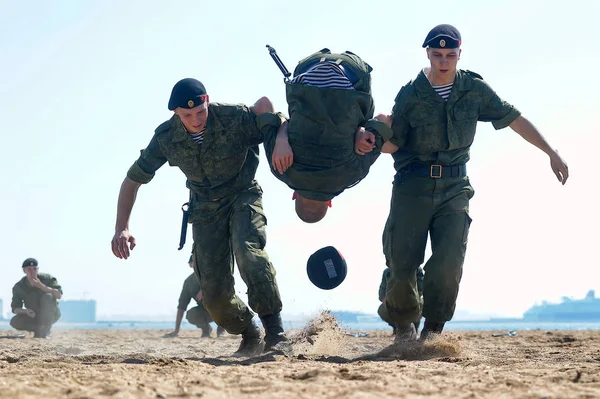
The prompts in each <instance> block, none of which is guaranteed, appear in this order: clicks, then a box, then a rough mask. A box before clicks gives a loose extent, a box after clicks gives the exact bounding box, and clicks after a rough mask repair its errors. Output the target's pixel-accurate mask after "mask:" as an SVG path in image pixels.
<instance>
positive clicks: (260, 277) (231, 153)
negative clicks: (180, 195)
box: [111, 78, 289, 356]
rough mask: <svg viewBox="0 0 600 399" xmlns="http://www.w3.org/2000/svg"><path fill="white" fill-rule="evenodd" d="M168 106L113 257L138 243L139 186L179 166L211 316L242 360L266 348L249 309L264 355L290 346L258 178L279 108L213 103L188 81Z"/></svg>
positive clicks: (125, 187) (132, 176) (131, 184)
mask: <svg viewBox="0 0 600 399" xmlns="http://www.w3.org/2000/svg"><path fill="white" fill-rule="evenodd" d="M168 108H169V110H171V111H173V116H172V117H171V118H170V119H169V120H168V121H166V122H164V123H163V124H161V125H160V126H158V128H157V129H156V130H155V132H154V135H153V137H152V139H151V140H150V143H149V144H148V146H147V147H146V148H145V149H144V150H142V151H141V154H140V156H139V158H138V159H137V160H136V161H135V162H134V163H133V165H132V166H131V168H129V171H128V172H127V177H126V178H125V180H124V181H123V183H122V185H121V190H120V193H119V199H118V204H117V222H116V226H115V234H114V236H113V239H112V242H111V247H112V252H113V254H114V255H115V256H116V257H117V258H120V259H127V258H128V257H129V255H130V250H132V249H133V248H134V247H135V245H136V242H135V238H134V237H133V235H132V234H131V232H130V231H129V217H130V215H131V211H132V209H133V205H134V202H135V198H136V196H137V191H138V189H139V188H140V186H141V185H142V184H146V183H149V182H150V181H151V180H152V178H153V177H154V174H155V172H156V171H157V170H158V169H159V168H160V167H161V166H163V165H164V164H165V163H167V162H168V163H169V165H171V166H177V167H178V168H179V169H180V170H181V171H182V172H183V173H184V174H185V176H186V178H187V181H186V186H187V187H188V188H189V189H190V204H189V215H190V216H189V220H188V221H189V223H191V224H192V228H193V237H194V250H193V253H194V272H195V273H196V275H197V278H198V280H199V281H200V287H201V291H202V302H203V305H204V307H205V308H206V310H208V313H209V314H210V317H211V318H212V319H213V320H214V321H215V322H216V323H217V325H219V326H222V327H223V328H225V330H226V331H227V332H229V333H230V334H241V335H242V342H241V344H240V347H239V349H238V351H237V352H236V354H237V355H241V356H252V355H256V354H258V353H259V352H260V351H261V350H263V340H262V339H261V332H260V329H259V328H258V326H257V325H256V323H255V322H254V319H253V317H254V313H253V312H252V311H251V310H250V308H252V309H253V310H254V311H255V312H256V313H258V315H259V317H260V319H261V321H262V324H263V327H264V328H265V333H266V334H265V337H264V350H265V351H270V350H273V349H279V348H278V347H281V346H286V345H289V343H288V342H287V338H286V336H285V334H284V330H283V322H282V320H281V314H280V312H281V309H282V303H281V297H280V295H279V289H278V287H277V280H276V278H275V268H274V267H273V265H272V263H271V262H270V260H269V257H268V255H267V253H266V251H265V245H266V240H267V238H266V225H267V219H266V217H265V213H264V211H263V206H262V189H261V187H260V185H259V184H258V182H257V181H256V180H255V174H256V169H257V167H258V161H259V153H258V145H259V144H260V143H261V142H262V141H263V134H262V132H261V129H260V127H261V126H263V125H265V124H267V123H268V121H269V120H270V119H275V120H276V121H277V122H278V123H279V117H278V116H277V115H275V114H274V113H273V105H272V104H271V102H270V101H269V99H268V98H266V97H262V98H260V99H259V100H258V101H257V102H256V103H255V104H254V105H253V106H251V107H247V106H245V105H242V104H237V105H234V104H219V103H209V96H208V93H207V91H206V89H205V87H204V85H203V84H202V83H201V82H200V81H199V80H197V79H193V78H186V79H182V80H180V81H179V82H177V83H176V84H175V86H174V87H173V89H172V92H171V96H170V99H169V103H168ZM234 258H235V261H236V262H235V263H237V265H238V268H239V271H240V275H241V277H242V279H243V280H244V282H245V283H246V285H247V287H248V302H249V305H250V308H249V307H248V306H247V305H246V304H245V303H244V302H243V301H242V300H241V299H240V298H239V297H238V296H237V295H236V293H235V288H234V277H233V270H234V269H233V265H234ZM286 347H287V346H286Z"/></svg>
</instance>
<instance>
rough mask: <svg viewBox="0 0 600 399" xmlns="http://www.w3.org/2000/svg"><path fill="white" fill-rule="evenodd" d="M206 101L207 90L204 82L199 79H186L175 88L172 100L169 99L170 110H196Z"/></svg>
mask: <svg viewBox="0 0 600 399" xmlns="http://www.w3.org/2000/svg"><path fill="white" fill-rule="evenodd" d="M204 101H206V89H205V88H204V85H203V84H202V82H200V81H199V80H197V79H192V78H185V79H181V80H180V81H179V82H177V83H176V84H175V86H173V90H172V91H171V98H169V110H171V111H173V110H174V109H175V108H177V107H181V108H187V109H190V108H194V107H197V106H198V105H200V104H202V103H203V102H204Z"/></svg>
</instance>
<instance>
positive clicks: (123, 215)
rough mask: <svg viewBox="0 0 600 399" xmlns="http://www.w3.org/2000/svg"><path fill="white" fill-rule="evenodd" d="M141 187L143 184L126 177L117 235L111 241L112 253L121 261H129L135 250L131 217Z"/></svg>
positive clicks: (120, 195)
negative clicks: (130, 223)
mask: <svg viewBox="0 0 600 399" xmlns="http://www.w3.org/2000/svg"><path fill="white" fill-rule="evenodd" d="M141 185H142V183H138V182H136V181H133V180H131V179H130V178H129V177H126V178H125V180H123V183H122V184H121V190H120V191H119V200H118V202H117V222H116V224H115V235H114V236H113V238H112V241H111V247H112V252H113V254H114V255H115V256H116V257H117V258H119V259H127V258H128V257H129V253H130V252H129V251H130V250H133V248H135V238H134V237H133V235H131V233H130V232H129V217H130V216H131V210H132V209H133V204H134V203H135V198H136V196H137V192H138V189H139V188H140V186H141Z"/></svg>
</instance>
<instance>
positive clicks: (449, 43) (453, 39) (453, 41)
mask: <svg viewBox="0 0 600 399" xmlns="http://www.w3.org/2000/svg"><path fill="white" fill-rule="evenodd" d="M460 44H461V38H460V32H459V31H458V29H456V28H455V27H454V26H452V25H448V24H442V25H438V26H436V27H435V28H433V29H432V30H430V31H429V33H428V34H427V37H426V38H425V41H424V42H423V47H427V46H429V47H431V48H457V47H460Z"/></svg>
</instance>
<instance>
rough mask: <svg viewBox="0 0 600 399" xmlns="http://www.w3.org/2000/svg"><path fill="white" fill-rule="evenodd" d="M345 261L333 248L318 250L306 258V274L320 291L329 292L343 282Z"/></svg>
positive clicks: (345, 270)
mask: <svg viewBox="0 0 600 399" xmlns="http://www.w3.org/2000/svg"><path fill="white" fill-rule="evenodd" d="M347 270H348V268H347V265H346V260H345V259H344V257H343V256H342V254H340V252H339V251H338V250H337V249H335V248H334V247H331V246H329V247H325V248H321V249H319V250H318V251H317V252H315V253H314V254H312V255H311V256H310V258H308V262H307V264H306V272H307V274H308V278H309V280H310V281H311V282H312V283H313V284H314V285H316V286H317V287H319V288H321V289H322V290H331V289H333V288H335V287H337V286H338V285H340V284H341V283H342V281H344V279H345V278H346V273H347Z"/></svg>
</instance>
